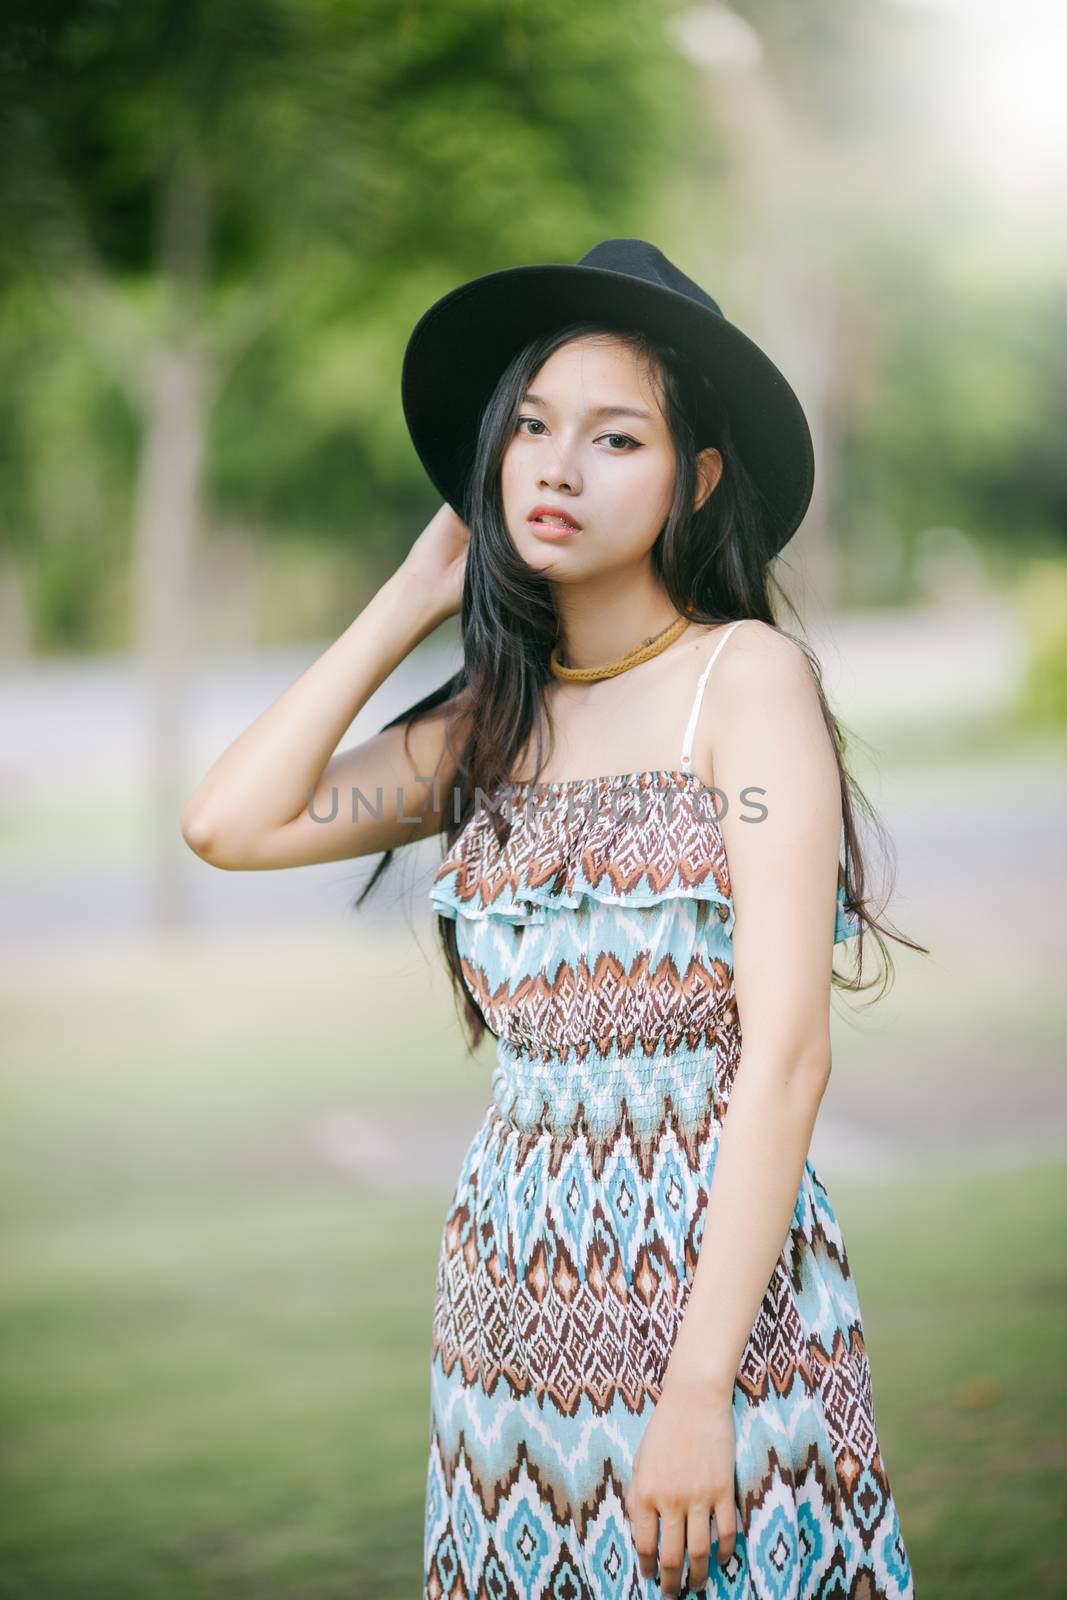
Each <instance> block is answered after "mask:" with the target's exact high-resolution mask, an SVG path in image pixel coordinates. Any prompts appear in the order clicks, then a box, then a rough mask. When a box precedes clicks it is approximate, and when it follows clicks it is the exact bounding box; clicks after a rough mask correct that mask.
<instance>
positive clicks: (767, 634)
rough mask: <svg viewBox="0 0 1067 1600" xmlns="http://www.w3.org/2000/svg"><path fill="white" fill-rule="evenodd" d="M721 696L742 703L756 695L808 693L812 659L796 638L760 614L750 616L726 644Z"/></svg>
mask: <svg viewBox="0 0 1067 1600" xmlns="http://www.w3.org/2000/svg"><path fill="white" fill-rule="evenodd" d="M715 676H716V677H717V678H718V679H719V682H718V684H717V691H718V697H719V698H720V699H726V700H729V701H733V702H735V703H737V704H739V705H741V704H743V703H744V702H745V701H746V700H749V701H750V700H751V699H752V698H753V697H755V698H757V699H762V698H763V697H764V696H765V695H767V694H770V695H772V696H773V697H775V698H776V699H778V698H780V697H782V696H788V697H792V696H796V695H803V694H808V693H810V692H811V691H812V689H813V686H814V679H813V677H812V669H811V662H810V661H809V659H808V656H807V655H806V653H805V652H804V650H803V649H802V648H801V646H800V645H799V644H797V642H796V641H795V640H794V639H791V638H789V636H788V635H787V634H784V633H781V632H780V631H779V630H778V629H777V628H775V627H772V626H771V624H770V623H767V622H761V621H760V620H759V618H758V617H746V618H745V620H744V621H743V622H742V623H741V624H740V626H739V627H736V628H735V629H734V631H733V633H732V634H731V635H730V637H729V639H728V640H727V641H726V643H725V644H724V646H723V649H722V654H721V655H720V657H719V659H718V661H717V662H716V665H715Z"/></svg>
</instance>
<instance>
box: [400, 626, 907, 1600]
mask: <svg viewBox="0 0 1067 1600" xmlns="http://www.w3.org/2000/svg"><path fill="white" fill-rule="evenodd" d="M733 626H735V627H736V626H737V624H736V623H735V624H734V625H733ZM731 631H732V628H731V629H727V630H726V634H724V635H723V637H722V638H720V640H719V643H718V645H717V646H716V649H715V651H714V653H713V654H712V657H711V660H710V661H709V662H708V664H707V666H706V667H705V669H704V672H703V674H702V675H701V679H700V683H699V685H698V688H697V695H696V699H695V700H694V704H693V711H692V714H691V716H690V719H689V726H688V729H687V733H686V741H685V746H684V748H683V753H682V765H681V767H680V768H679V769H677V770H654V771H645V772H638V773H626V774H616V775H612V776H605V777H598V778H589V779H584V780H576V781H572V782H563V783H554V784H553V783H549V784H537V785H534V784H513V785H510V786H509V787H508V790H507V795H506V799H502V800H501V804H500V807H499V809H500V810H501V811H503V813H504V814H505V816H506V817H507V818H509V819H510V820H511V831H510V834H509V836H508V838H507V840H506V842H505V843H503V844H499V843H498V842H497V839H496V836H495V833H494V830H493V826H492V820H491V809H492V808H491V806H490V804H488V803H486V804H483V805H482V806H480V807H477V808H476V809H475V811H474V813H473V814H472V816H471V818H470V819H469V820H468V822H467V824H466V825H465V827H464V828H463V829H462V830H461V831H460V833H459V835H458V836H457V838H456V839H455V841H454V842H453V844H452V846H451V848H450V850H449V852H448V854H447V856H446V858H445V860H444V861H443V862H442V863H441V865H440V867H439V869H438V871H437V872H436V874H435V877H434V882H433V884H432V886H431V889H430V899H431V902H432V904H433V905H434V907H435V909H436V910H437V912H438V913H439V914H440V915H441V916H444V917H450V918H454V919H455V920H456V923H457V928H456V933H457V939H458V948H459V952H460V956H461V960H462V966H463V974H464V979H465V982H466V984H467V986H468V988H469V990H470V993H471V994H472V995H473V997H474V999H475V1001H476V1002H477V1004H478V1006H479V1008H480V1009H481V1011H482V1013H483V1015H484V1016H485V1019H486V1021H487V1023H488V1026H489V1028H490V1029H491V1030H492V1032H493V1033H494V1034H495V1035H496V1038H497V1051H496V1062H495V1066H494V1069H493V1072H492V1080H491V1098H490V1101H489V1104H488V1106H487V1108H486V1112H485V1115H484V1118H483V1120H482V1123H481V1125H480V1126H479V1128H478V1129H477V1131H476V1133H475V1134H474V1137H473V1138H472V1139H471V1141H470V1144H469V1146H468V1148H467V1151H466V1153H465V1155H464V1158H463V1161H462V1165H461V1170H460V1173H459V1177H458V1179H457V1182H456V1186H455V1190H454V1193H453V1195H452V1199H451V1202H450V1205H449V1208H448V1211H447V1215H446V1218H445V1222H444V1227H443V1230H442V1236H441V1246H440V1257H439V1265H438V1272H437V1280H436V1289H435V1297H434V1311H433V1326H432V1355H431V1405H430V1452H429V1464H428V1471H427V1478H426V1499H425V1522H424V1552H423V1572H424V1585H423V1593H424V1600H445V1597H447V1600H535V1597H536V1600H540V1597H542V1596H544V1597H546V1600H659V1597H660V1595H661V1593H662V1591H661V1590H660V1587H659V1583H658V1581H657V1580H655V1579H651V1578H645V1577H643V1576H642V1574H641V1569H640V1564H639V1561H638V1556H637V1550H636V1546H635V1544H634V1541H633V1535H632V1531H631V1525H630V1522H629V1518H628V1516H627V1514H626V1511H625V1507H624V1503H623V1502H624V1496H625V1494H626V1491H627V1488H628V1486H629V1483H630V1478H631V1475H632V1469H633V1460H634V1455H635V1453H636V1451H637V1448H638V1446H639V1444H640V1442H641V1438H642V1435H643V1434H644V1431H645V1428H646V1427H647V1425H648V1421H649V1418H650V1416H651V1413H652V1410H653V1409H654V1407H655V1405H656V1403H657V1401H658V1399H659V1397H660V1394H661V1391H662V1385H663V1381H664V1377H665V1373H666V1368H667V1362H668V1360H669V1357H670V1354H671V1350H672V1348H673V1345H674V1341H675V1338H676V1336H677V1333H678V1330H679V1327H680V1324H681V1321H682V1318H683V1316H684V1314H685V1309H686V1304H687V1301H688V1296H689V1291H690V1288H691V1286H692V1282H693V1277H694V1273H695V1270H696V1265H697V1259H698V1257H699V1253H700V1242H701V1236H702V1232H703V1228H704V1222H705V1217H706V1214H707V1207H708V1198H709V1190H710V1186H711V1180H712V1174H713V1171H714V1166H715V1158H716V1152H717V1150H718V1145H719V1139H720V1137H721V1133H722V1128H723V1123H724V1118H725V1116H726V1112H727V1107H728V1105H729V1099H730V1090H731V1085H732V1083H733V1080H734V1075H735V1073H736V1071H737V1067H738V1063H739V1060H740V1054H741V1030H740V1026H739V1017H738V1011H737V1005H736V1000H735V993H734V984H733V962H732V949H731V941H732V934H733V927H734V907H733V898H732V893H731V885H730V873H729V866H728V863H727V859H726V851H725V847H724V840H723V835H722V831H721V828H720V826H719V818H718V813H717V811H716V809H715V805H714V795H713V792H712V791H710V790H708V789H706V788H705V787H704V786H703V785H702V783H701V782H700V780H699V779H698V778H697V777H696V775H695V774H694V773H693V772H692V770H691V765H690V763H691V753H690V752H691V744H692V735H693V731H694V729H695V725H696V716H697V711H698V709H699V704H700V696H701V694H702V692H703V688H704V684H705V682H706V680H707V675H708V672H709V671H710V669H711V666H712V664H713V663H714V660H715V657H716V656H717V654H718V652H719V650H720V649H721V648H722V645H723V644H724V643H725V642H726V637H727V636H728V634H729V632H731ZM857 928H858V923H857V921H856V919H855V916H854V913H852V912H851V911H850V910H849V909H848V907H847V906H846V904H845V900H844V890H843V888H839V890H838V903H837V919H836V927H835V933H834V939H835V943H836V942H837V941H840V940H844V939H847V938H849V937H851V935H852V934H853V933H855V932H856V931H857ZM732 1410H733V1420H734V1430H735V1435H736V1456H735V1500H736V1505H737V1509H738V1522H737V1537H736V1542H735V1548H734V1552H733V1555H732V1557H731V1559H730V1561H729V1563H728V1564H727V1565H726V1566H725V1567H720V1566H719V1564H718V1560H717V1539H716V1530H715V1526H714V1524H713V1525H712V1546H711V1560H710V1567H709V1573H708V1578H707V1582H706V1584H705V1585H704V1586H703V1587H702V1588H701V1589H699V1590H697V1589H695V1588H693V1587H692V1586H691V1585H688V1583H687V1579H688V1567H686V1568H684V1569H683V1577H682V1589H681V1594H682V1595H683V1596H685V1597H687V1600H691V1597H694V1596H696V1595H698V1594H699V1595H701V1596H704V1597H711V1596H715V1597H722V1600H726V1597H730V1600H914V1585H913V1578H912V1573H911V1568H910V1564H909V1560H908V1555H907V1552H906V1549H905V1546H904V1542H903V1537H902V1533H901V1528H900V1523H899V1520H898V1516H897V1511H896V1506H895V1503H894V1499H893V1495H892V1491H891V1489H890V1484H889V1479H888V1476H887V1471H886V1466H885V1462H884V1461H883V1459H882V1455H881V1451H880V1449H879V1443H878V1435H877V1430H876V1426H875V1415H874V1405H873V1399H872V1391H871V1372H870V1366H869V1363H868V1358H867V1351H866V1346H865V1342H864V1335H863V1325H862V1321H861V1316H860V1306H859V1300H858V1297H857V1292H856V1285H855V1282H854V1280H853V1277H852V1273H851V1270H850V1267H849V1262H848V1257H847V1255H846V1251H845V1245H844V1241H843V1239H842V1235H841V1229H840V1227H839V1225H838V1221H837V1218H836V1216H835V1213H834V1210H833V1207H832V1205H831V1203H830V1199H829V1196H828V1194H827V1192H826V1189H825V1188H824V1187H823V1184H822V1182H821V1181H820V1179H819V1177H818V1175H817V1173H816V1172H815V1169H814V1167H813V1166H812V1164H811V1162H810V1160H808V1161H806V1162H805V1166H804V1172H803V1176H802V1179H801V1183H800V1187H799V1190H798V1193H797V1197H796V1203H795V1206H794V1209H793V1213H792V1218H791V1222H790V1227H789V1232H788V1234H787V1237H786V1239H785V1241H784V1244H783V1247H782V1250H781V1253H780V1255H779V1257H778V1260H777V1263H776V1265H775V1268H774V1271H773V1274H772V1276H771V1279H770V1281H769V1284H768V1287H767V1291H766V1294H765V1295H764V1298H763V1302H762V1304H761V1306H760V1308H759V1311H758V1313H757V1316H756V1319H755V1322H754V1324H753V1328H752V1332H751V1334H750V1336H749V1339H748V1342H747V1345H746V1347H745V1350H744V1352H743V1355H742V1358H741V1361H740V1364H739V1366H738V1371H737V1376H736V1379H735V1383H734V1390H733V1402H732Z"/></svg>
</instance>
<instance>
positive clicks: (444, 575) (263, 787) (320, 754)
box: [181, 505, 469, 871]
mask: <svg viewBox="0 0 1067 1600" xmlns="http://www.w3.org/2000/svg"><path fill="white" fill-rule="evenodd" d="M468 541H469V533H468V530H467V527H466V524H465V523H463V522H462V521H461V520H460V518H459V517H458V516H457V515H456V514H455V512H454V511H453V510H452V508H451V507H450V506H448V505H444V506H442V507H441V509H440V511H438V512H437V514H436V515H435V516H434V518H433V519H432V520H431V521H430V522H429V523H428V524H427V526H426V528H425V529H424V530H423V532H422V533H421V534H420V536H419V538H418V540H417V541H416V542H415V544H414V545H413V546H412V549H411V551H410V553H409V554H408V556H407V557H406V558H405V560H404V562H403V564H402V565H401V566H400V567H399V568H398V569H397V571H396V572H395V573H394V574H393V576H392V577H391V578H389V579H388V580H387V581H386V583H385V584H383V586H382V587H381V589H379V590H378V592H377V594H375V595H374V597H373V599H372V600H371V601H370V602H369V603H368V605H366V606H365V607H364V609H363V610H362V611H361V612H360V614H359V616H358V617H356V619H355V621H354V622H353V623H351V625H350V626H349V627H348V628H347V629H346V630H345V632H344V633H343V634H342V635H341V637H340V638H339V639H337V640H336V641H335V642H334V643H333V644H332V645H330V647H329V649H328V650H326V651H325V652H324V653H323V654H322V655H321V656H320V657H319V659H318V660H317V661H315V662H314V663H313V664H312V665H311V666H310V667H309V668H308V669H307V671H306V672H304V673H303V674H302V675H301V676H300V677H299V678H297V680H296V681H295V683H292V684H291V685H290V686H289V688H287V689H286V690H285V691H284V692H283V693H282V694H281V695H279V696H278V698H277V700H275V701H274V702H273V704H272V705H270V706H268V707H267V709H266V710H265V711H263V712H262V713H261V714H260V715H259V716H258V717H257V718H256V720H255V721H254V722H253V723H252V724H251V725H250V726H249V727H248V728H246V729H245V731H244V732H243V733H242V734H241V735H240V736H239V737H238V738H237V739H235V740H234V741H233V743H232V744H231V745H230V746H229V747H228V748H227V749H226V750H224V751H223V753H222V755H221V756H220V757H219V758H218V760H217V761H216V762H215V764H214V765H213V766H212V767H211V769H210V770H209V771H208V773H207V775H206V776H205V777H204V779H203V780H202V782H201V783H200V784H199V786H198V787H197V789H196V791H195V792H194V794H193V795H192V797H191V798H190V800H189V801H188V803H187V804H186V806H185V809H184V811H183V812H182V818H181V830H182V837H183V838H184V839H185V841H186V843H187V844H188V845H189V847H190V849H192V850H194V851H195V852H196V854H197V855H198V856H200V857H201V858H202V859H203V860H204V861H207V862H209V863H210V864H211V865H212V866H216V867H222V868H226V869H229V870H235V871H236V870H242V869H249V868H255V869H263V868H271V867H296V866H304V865H309V864H311V863H314V862H322V861H339V860H343V859H345V858H347V857H350V856H361V855H370V854H373V853H375V852H377V851H380V850H388V849H394V848H396V847H398V846H400V845H403V844H409V843H411V842H412V841H413V840H414V839H420V838H423V837H425V836H426V835H428V834H431V833H434V832H436V831H437V830H438V829H439V828H440V826H441V821H442V815H441V814H442V810H443V809H444V808H445V807H447V805H448V803H449V789H450V786H451V783H452V778H453V770H452V766H451V762H450V758H449V756H448V751H447V747H446V738H445V736H446V731H447V728H448V725H449V718H450V715H451V714H452V709H453V708H451V707H449V706H442V707H440V708H436V709H435V711H434V712H432V713H430V714H429V715H428V716H427V717H425V718H420V719H419V720H418V721H417V722H413V723H398V724H397V725H396V726H395V727H392V728H386V729H385V730H383V731H382V732H380V733H376V734H374V735H373V737H371V738H369V739H365V740H364V741H363V742H362V743H361V744H359V745H356V746H355V747H354V748H353V749H351V750H346V751H344V752H343V753H342V754H340V755H334V753H333V752H334V751H335V750H336V748H337V745H338V743H339V742H340V740H341V739H342V737H343V736H344V734H345V731H346V730H347V729H348V727H349V726H350V725H351V723H352V720H353V718H354V717H355V716H356V715H357V714H358V713H359V712H360V710H362V708H363V706H364V705H365V704H366V703H367V701H368V700H369V698H370V696H371V695H372V694H373V693H374V691H375V689H377V688H378V686H379V684H381V683H382V682H383V681H384V680H385V679H386V678H387V677H388V676H389V674H390V673H391V672H392V671H393V669H394V668H395V667H396V666H397V665H398V664H399V663H400V662H401V661H403V659H404V658H405V656H407V655H408V653H409V652H410V651H411V650H412V649H414V647H415V645H417V644H418V643H419V641H420V640H421V639H423V638H425V636H426V635H427V634H429V633H432V632H433V630H434V629H435V628H436V627H437V626H438V624H439V623H441V622H442V621H443V620H444V619H445V618H446V617H448V616H450V615H452V613H453V612H455V611H457V610H458V609H459V605H460V598H461V596H462V591H463V573H464V568H465V565H466V553H467V545H468ZM405 743H406V744H407V746H408V748H407V749H405ZM431 774H433V775H436V780H437V781H436V784H435V783H434V782H433V781H432V779H431ZM354 789H358V790H360V791H361V792H362V795H363V796H364V797H365V801H364V800H360V801H358V803H357V805H356V806H355V808H354V807H353V803H352V792H353V790H354ZM312 791H314V793H313V799H312V801H311V804H310V805H309V803H308V797H309V794H310V793H311V792H312ZM379 791H380V804H379ZM335 797H336V804H335V803H334V801H335ZM378 810H380V812H381V815H380V816H376V815H375V812H376V811H378ZM416 817H421V819H422V820H421V821H416V822H414V823H413V822H412V821H411V819H412V818H416Z"/></svg>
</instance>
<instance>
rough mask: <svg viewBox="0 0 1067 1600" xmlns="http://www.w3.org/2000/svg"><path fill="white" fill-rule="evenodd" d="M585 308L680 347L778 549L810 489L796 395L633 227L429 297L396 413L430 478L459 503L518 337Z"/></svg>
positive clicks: (702, 422) (707, 429)
mask: <svg viewBox="0 0 1067 1600" xmlns="http://www.w3.org/2000/svg"><path fill="white" fill-rule="evenodd" d="M589 319H595V320H596V321H599V322H603V323H605V324H607V325H608V326H611V327H617V328H619V329H620V330H622V329H627V328H638V329H643V330H646V331H647V332H650V333H653V334H656V335H659V336H662V337H665V338H667V339H669V340H670V341H671V342H672V343H673V344H675V345H678V346H679V347H680V348H681V349H682V350H684V351H685V352H686V354H687V356H688V357H689V359H690V360H691V361H692V362H693V364H694V365H695V366H696V367H697V368H698V369H699V370H700V371H701V372H702V373H704V374H706V376H707V377H708V379H709V380H710V382H711V385H712V387H713V389H714V391H715V394H716V395H717V397H718V400H719V403H720V404H721V406H722V407H723V409H724V410H725V412H726V415H727V417H728V419H729V423H730V428H731V431H732V433H733V438H734V443H735V444H736V446H737V449H738V451H739V453H740V455H741V459H742V461H743V462H744V465H745V467H746V468H747V470H748V473H749V476H750V477H751V478H752V479H753V481H754V482H755V484H756V487H757V489H758V490H759V491H760V493H761V494H762V495H763V497H764V499H765V500H766V501H767V503H768V505H769V506H770V509H771V511H772V513H773V515H772V518H771V526H770V527H769V528H768V530H767V531H768V536H769V538H770V540H771V543H772V545H773V547H774V549H775V550H780V549H781V548H782V546H783V545H784V544H785V543H786V541H787V540H788V539H790V538H791V537H792V535H793V534H794V533H795V531H796V529H797V528H798V527H799V525H800V522H801V519H802V518H803V516H804V513H805V511H806V510H807V508H808V504H809V502H810V500H811V491H812V483H813V479H814V454H813V451H812V443H811V433H810V431H809V428H808V424H807V419H806V418H805V416H804V412H803V409H802V407H801V404H800V401H799V400H798V399H797V397H796V395H795V394H794V393H793V390H792V389H791V388H790V386H789V384H788V383H787V382H786V380H785V378H784V377H783V376H782V374H781V373H780V372H779V370H778V368H777V367H776V366H775V365H774V363H773V361H771V360H770V358H769V357H768V356H766V355H764V353H763V351H762V350H761V349H760V348H759V346H758V345H756V344H753V342H752V340H751V339H749V338H748V336H747V335H746V334H743V333H742V332H741V330H740V328H737V327H735V326H734V324H733V323H732V322H727V320H726V318H725V317H724V316H723V314H722V311H721V310H720V309H719V307H718V305H717V304H716V302H715V301H714V300H713V299H712V298H711V296H710V295H709V294H707V293H706V292H705V291H704V290H703V289H702V288H701V287H700V285H699V284H697V283H694V282H693V280H692V278H688V277H686V275H685V273H684V272H682V271H681V270H680V269H679V268H678V267H676V266H675V265H674V263H673V262H672V261H669V260H668V259H667V257H666V256H665V255H664V254H663V252H662V250H659V249H657V248H656V246H655V245H654V244H648V243H647V242H646V241H645V240H644V239H604V240H602V241H601V243H600V244H597V245H594V246H593V248H592V249H591V250H589V251H587V252H586V254H585V255H584V256H583V257H582V258H581V260H580V261H579V262H577V263H576V264H575V265H573V266H572V265H571V264H570V263H556V262H546V263H543V264H535V265H531V266H523V267H505V268H504V269H503V270H501V271H499V272H489V273H486V274H485V275H484V276H483V277H480V278H472V279H471V280H470V281H469V282H467V283H461V284H460V285H459V286H458V288H455V289H452V290H450V291H449V292H448V293H447V294H445V295H443V296H442V297H441V299H439V300H437V301H435V302H434V304H433V305H432V306H431V307H430V309H429V310H428V311H426V312H424V313H423V315H422V316H421V317H420V318H419V321H418V322H417V323H416V325H415V328H414V330H413V332H412V334H411V337H410V339H409V340H408V345H407V349H406V351H405V353H404V365H403V372H402V374H401V380H400V389H401V399H402V403H403V407H404V418H405V420H406V422H407V425H408V431H409V432H410V434H411V438H412V442H413V443H414V446H415V449H416V451H417V452H418V456H419V459H420V461H421V462H422V464H423V466H424V467H425V468H426V471H427V473H428V474H429V476H430V479H431V481H432V483H433V485H434V487H435V488H436V489H437V490H438V491H439V493H440V494H441V495H442V496H443V497H444V499H445V500H447V501H448V502H449V504H450V505H451V506H452V508H453V510H455V511H456V512H457V513H458V514H459V515H462V514H463V509H464V507H463V501H464V492H465V489H466V484H467V477H468V474H469V472H470V468H471V463H472V461H473V458H474V447H475V441H476V438H477V432H478V425H479V423H480V421H481V416H482V412H483V410H484V408H485V405H486V403H487V402H488V400H489V397H490V395H491V394H492V391H493V389H494V388H495V387H496V384H497V382H498V380H499V378H500V374H501V373H502V372H503V370H504V368H505V366H506V365H507V363H508V362H509V361H510V360H511V358H512V356H514V355H515V353H516V351H517V350H519V349H520V348H521V347H522V346H523V345H524V344H526V343H527V342H528V341H529V340H530V339H533V338H536V337H537V336H538V335H541V334H544V333H550V332H551V331H552V330H553V329H555V328H558V327H560V326H561V325H562V324H563V323H566V322H570V321H577V320H589ZM695 425H696V438H695V448H696V449H697V450H699V449H701V448H703V446H704V445H706V444H713V443H715V439H714V435H713V430H712V428H711V416H710V413H709V414H708V415H704V416H698V417H697V418H696V419H695Z"/></svg>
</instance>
